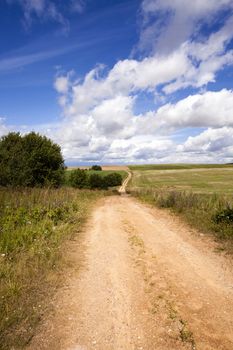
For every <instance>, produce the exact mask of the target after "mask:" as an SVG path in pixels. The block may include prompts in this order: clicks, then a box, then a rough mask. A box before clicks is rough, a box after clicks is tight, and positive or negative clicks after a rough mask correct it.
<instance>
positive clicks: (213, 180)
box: [131, 166, 233, 194]
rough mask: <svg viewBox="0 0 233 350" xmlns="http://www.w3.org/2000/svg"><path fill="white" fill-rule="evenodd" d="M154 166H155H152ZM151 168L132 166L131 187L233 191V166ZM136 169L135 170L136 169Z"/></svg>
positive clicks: (196, 191) (226, 192)
mask: <svg viewBox="0 0 233 350" xmlns="http://www.w3.org/2000/svg"><path fill="white" fill-rule="evenodd" d="M152 167H153V166H152ZM174 167H175V169H172V168H168V169H166V170H161V169H160V168H158V170H157V169H156V168H153V169H151V168H150V167H149V166H147V167H145V166H143V167H142V168H141V169H140V166H137V167H135V168H136V169H135V168H134V167H132V170H133V178H132V181H131V189H139V188H140V189H154V190H156V189H160V190H161V189H164V190H179V191H192V192H195V193H206V194H207V193H209V194H211V193H219V194H232V193H233V167H232V166H228V167H226V166H224V167H219V168H218V167H213V168H209V167H206V168H203V167H201V168H197V166H194V168H187V169H180V168H177V167H176V166H174ZM134 169H135V170H134Z"/></svg>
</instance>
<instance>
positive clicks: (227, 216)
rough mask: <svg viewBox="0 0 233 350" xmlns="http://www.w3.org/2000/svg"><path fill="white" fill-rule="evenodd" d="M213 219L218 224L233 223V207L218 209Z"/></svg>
mask: <svg viewBox="0 0 233 350" xmlns="http://www.w3.org/2000/svg"><path fill="white" fill-rule="evenodd" d="M213 221H214V222H215V223H216V224H220V223H225V224H233V209H231V208H227V209H224V210H220V211H218V212H217V213H216V214H215V215H214V216H213Z"/></svg>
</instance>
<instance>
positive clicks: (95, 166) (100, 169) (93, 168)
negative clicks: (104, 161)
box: [90, 165, 102, 171]
mask: <svg viewBox="0 0 233 350" xmlns="http://www.w3.org/2000/svg"><path fill="white" fill-rule="evenodd" d="M90 170H95V171H102V168H101V166H100V165H92V167H91V169H90Z"/></svg>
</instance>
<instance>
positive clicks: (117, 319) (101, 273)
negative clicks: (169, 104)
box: [27, 188, 233, 350]
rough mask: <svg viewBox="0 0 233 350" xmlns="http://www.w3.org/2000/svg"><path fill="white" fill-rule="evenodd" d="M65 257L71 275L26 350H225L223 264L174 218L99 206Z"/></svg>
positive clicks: (113, 200)
mask: <svg viewBox="0 0 233 350" xmlns="http://www.w3.org/2000/svg"><path fill="white" fill-rule="evenodd" d="M121 192H124V188H122V189H121ZM80 249H81V250H82V251H83V256H82V257H80ZM70 255H71V256H72V259H73V262H74V263H75V265H76V266H77V267H78V268H77V269H75V268H74V269H73V270H72V271H71V272H70V273H69V276H68V277H67V279H66V283H65V285H64V286H63V288H62V289H61V290H60V291H59V292H58V293H57V295H56V296H55V298H54V300H53V309H54V310H53V312H51V313H50V315H49V316H48V317H47V318H45V320H44V321H43V322H42V325H41V326H40V327H39V331H38V333H37V334H36V335H35V337H34V338H33V339H32V341H31V343H30V345H29V346H28V348H27V349H31V350H36V349H38V350H39V349H49V350H53V349H54V350H89V349H97V350H120V349H122V350H131V349H132V350H140V349H144V350H153V349H156V350H157V349H158V350H176V349H177V350H182V349H199V350H216V349H218V350H232V349H233V274H232V271H231V266H230V260H229V261H228V259H227V258H226V257H224V256H223V255H221V254H220V253H219V252H217V251H216V243H215V242H213V240H212V239H211V238H209V237H206V236H203V235H201V234H199V233H198V232H196V231H194V230H191V229H190V228H188V227H187V226H186V225H185V224H184V223H182V222H181V221H180V220H179V219H178V218H177V217H175V216H173V215H171V214H169V213H167V212H165V211H162V210H159V209H155V208H151V207H149V206H146V205H144V204H142V203H140V202H139V201H137V200H136V199H134V198H132V197H130V196H117V195H116V196H112V197H106V198H104V199H101V200H100V201H99V203H98V205H97V206H96V208H95V209H94V210H93V212H92V216H91V217H90V219H89V222H88V224H87V225H86V229H85V232H84V233H83V235H82V238H81V239H77V240H76V241H75V240H74V242H73V243H72V244H71V247H70ZM80 266H81V267H80Z"/></svg>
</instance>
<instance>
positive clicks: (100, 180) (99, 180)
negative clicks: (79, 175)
mask: <svg viewBox="0 0 233 350" xmlns="http://www.w3.org/2000/svg"><path fill="white" fill-rule="evenodd" d="M88 183H89V186H90V188H91V189H95V188H98V189H106V188H107V187H108V186H107V185H106V183H105V181H104V177H102V176H100V175H98V174H91V175H90V176H89V179H88Z"/></svg>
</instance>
